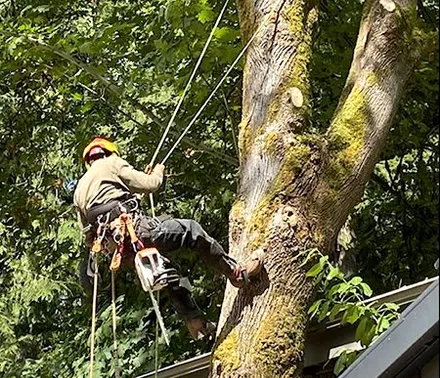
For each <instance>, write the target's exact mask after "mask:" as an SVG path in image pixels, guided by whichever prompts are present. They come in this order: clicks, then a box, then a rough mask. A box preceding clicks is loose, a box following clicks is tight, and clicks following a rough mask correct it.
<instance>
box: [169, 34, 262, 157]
mask: <svg viewBox="0 0 440 378" xmlns="http://www.w3.org/2000/svg"><path fill="white" fill-rule="evenodd" d="M259 30H260V28H258V29H257V31H256V32H255V33H254V35H253V36H252V37H251V38H250V39H249V41H248V42H247V43H246V45H245V46H244V47H243V48H242V50H241V51H240V53H239V54H238V55H237V57H236V58H235V60H234V61H233V62H232V64H231V65H230V67H229V69H228V70H227V71H226V73H225V74H224V75H223V77H222V78H221V79H220V81H219V82H218V84H217V86H216V87H215V88H214V90H213V91H212V92H211V94H210V95H209V96H208V98H207V99H206V100H205V102H204V103H203V104H202V106H201V107H200V108H199V110H198V111H197V113H196V114H195V115H194V117H193V118H192V119H191V121H190V123H189V124H188V126H187V127H186V128H185V130H183V132H182V134H180V136H179V138H178V139H177V141H176V142H175V143H174V145H173V146H172V147H171V149H170V150H169V151H168V153H167V155H166V156H165V157H164V158H163V160H162V161H161V164H165V162H166V161H167V160H168V158H169V157H170V156H171V154H172V153H173V152H174V150H175V149H176V148H177V146H178V145H179V143H180V142H181V141H182V139H183V138H184V136H185V135H186V133H187V132H188V131H189V129H190V128H191V126H192V125H194V123H195V122H196V121H197V119H198V118H199V116H200V114H201V113H202V112H203V110H204V109H205V108H206V105H208V103H209V101H211V99H212V97H213V96H214V95H215V93H216V92H217V90H218V89H219V88H220V87H221V85H222V84H223V82H224V81H225V80H226V79H227V78H228V76H229V74H230V73H231V71H232V70H233V68H234V67H235V65H236V64H237V63H238V62H239V60H240V59H241V57H242V56H243V54H244V53H245V52H246V50H247V49H248V47H249V46H250V44H251V43H252V41H253V40H254V38H255V37H256V35H257V32H258V31H259Z"/></svg>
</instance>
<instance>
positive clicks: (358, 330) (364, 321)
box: [355, 316, 368, 341]
mask: <svg viewBox="0 0 440 378" xmlns="http://www.w3.org/2000/svg"><path fill="white" fill-rule="evenodd" d="M367 322H368V317H366V316H365V317H362V319H361V321H360V322H359V324H358V326H357V327H356V333H355V338H356V340H359V341H360V340H362V338H363V336H364V333H365V328H366V326H367Z"/></svg>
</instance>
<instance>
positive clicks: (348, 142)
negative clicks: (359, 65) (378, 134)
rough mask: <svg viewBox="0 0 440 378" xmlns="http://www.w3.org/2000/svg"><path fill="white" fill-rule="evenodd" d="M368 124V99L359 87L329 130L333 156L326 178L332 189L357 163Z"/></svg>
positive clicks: (337, 185) (350, 95)
mask: <svg viewBox="0 0 440 378" xmlns="http://www.w3.org/2000/svg"><path fill="white" fill-rule="evenodd" d="M367 123H368V112H367V101H366V99H365V95H364V94H363V93H362V92H361V91H360V90H359V89H358V88H357V87H356V86H355V87H353V88H352V90H351V92H350V94H349V95H348V98H347V100H346V102H345V104H344V106H343V108H342V109H341V110H340V111H339V112H338V114H337V116H336V118H335V119H334V120H333V122H332V125H331V130H330V133H329V151H330V157H331V159H330V164H329V167H328V169H327V172H326V179H327V182H328V184H329V185H330V187H331V188H337V187H339V185H340V184H341V182H342V181H343V180H344V179H345V178H346V177H347V175H348V173H349V172H350V171H351V169H352V168H353V166H354V164H355V163H356V161H357V159H358V157H359V153H360V151H361V149H362V147H363V145H364V139H365V130H366V126H367Z"/></svg>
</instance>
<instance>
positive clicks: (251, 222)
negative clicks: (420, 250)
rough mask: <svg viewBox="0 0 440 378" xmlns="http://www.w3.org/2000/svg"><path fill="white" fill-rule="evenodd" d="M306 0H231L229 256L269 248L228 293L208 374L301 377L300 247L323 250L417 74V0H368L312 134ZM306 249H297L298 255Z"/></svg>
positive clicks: (304, 287) (304, 293)
mask: <svg viewBox="0 0 440 378" xmlns="http://www.w3.org/2000/svg"><path fill="white" fill-rule="evenodd" d="M317 3H318V2H317V1H313V0H308V1H305V0H277V1H259V0H238V10H239V17H240V23H241V29H242V35H243V38H244V39H245V40H247V39H249V38H250V37H251V36H252V35H253V34H254V33H257V35H256V37H255V39H254V41H253V44H252V45H251V47H250V49H249V51H248V54H247V56H246V62H245V68H244V83H243V115H242V123H241V124H240V135H239V142H240V181H239V188H238V193H237V199H236V202H235V204H234V206H233V208H232V210H231V213H230V252H231V254H232V255H233V256H235V257H236V258H237V259H238V260H240V261H244V260H245V259H246V257H247V256H249V254H250V253H252V252H253V251H254V250H255V249H257V248H258V249H263V250H264V252H265V270H264V271H263V272H262V273H261V275H260V276H259V277H258V280H257V281H256V282H255V283H254V284H253V285H252V286H251V287H250V288H246V289H243V290H237V289H235V288H233V287H231V286H230V285H229V284H228V286H227V289H226V293H225V299H224V302H223V307H222V313H221V316H220V321H219V328H218V330H219V331H218V337H217V343H216V346H215V348H214V352H213V360H212V371H211V376H212V377H229V378H230V377H297V376H300V375H301V370H302V361H303V351H304V339H305V331H306V327H307V322H308V317H307V309H308V307H309V305H310V303H311V301H312V300H313V294H314V291H315V290H314V289H315V288H314V283H313V281H312V280H310V279H308V278H306V276H305V273H306V271H307V269H308V268H307V266H304V267H300V264H299V262H300V261H301V259H302V258H303V257H299V256H298V254H299V252H304V251H307V250H308V249H310V248H318V249H319V250H320V251H321V252H322V253H327V254H330V253H332V251H333V247H334V245H335V239H336V237H337V233H338V231H339V229H340V227H341V226H342V225H343V223H344V221H345V219H346V218H347V216H348V214H349V212H350V211H351V210H352V209H353V207H354V205H355V204H356V203H357V202H358V201H359V200H360V197H361V195H362V192H363V189H364V185H365V183H366V182H367V180H368V177H369V175H370V174H371V172H372V170H373V167H374V164H375V162H376V159H377V158H378V156H379V152H380V150H381V148H382V146H383V144H384V140H385V137H386V134H387V132H388V129H389V127H390V124H391V121H392V118H393V116H394V114H395V111H396V108H397V103H398V100H399V98H400V95H401V93H402V89H403V86H404V84H405V82H406V80H407V78H408V76H409V74H410V72H411V70H412V66H413V62H414V60H415V59H414V58H415V57H414V56H412V55H411V51H413V50H414V49H413V47H412V46H411V44H412V37H411V36H412V30H413V23H414V20H415V1H413V0H411V1H406V0H399V1H396V2H392V1H391V0H381V1H369V2H367V3H366V5H365V11H364V17H363V19H362V22H361V26H360V31H359V37H358V42H357V46H356V49H355V53H354V57H353V63H352V68H351V71H350V74H349V76H348V79H347V83H346V86H345V89H344V91H343V93H342V95H341V99H340V103H339V106H338V108H337V110H336V112H335V115H334V117H333V120H332V121H331V124H330V126H329V129H328V131H327V133H326V134H325V135H319V134H314V133H312V132H311V131H310V130H309V127H308V123H307V118H308V115H309V111H310V106H309V95H310V85H309V79H308V64H309V61H310V58H311V46H312V42H313V29H314V26H315V24H316V22H317V18H318V6H317ZM301 256H303V255H301Z"/></svg>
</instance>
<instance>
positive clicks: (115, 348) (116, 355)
mask: <svg viewBox="0 0 440 378" xmlns="http://www.w3.org/2000/svg"><path fill="white" fill-rule="evenodd" d="M111 281H112V326H113V356H114V359H115V363H116V366H115V377H116V378H120V376H121V375H120V370H119V368H120V366H119V351H118V339H117V334H116V320H117V318H116V284H115V272H114V271H113V270H112V271H111Z"/></svg>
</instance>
